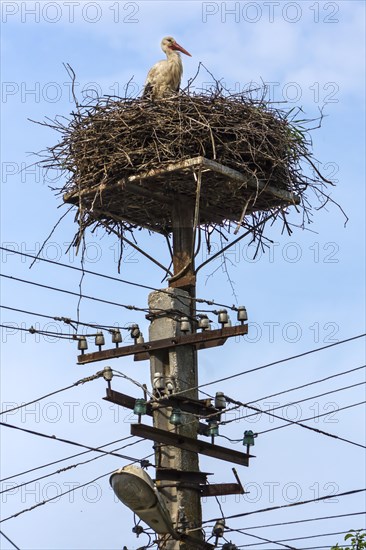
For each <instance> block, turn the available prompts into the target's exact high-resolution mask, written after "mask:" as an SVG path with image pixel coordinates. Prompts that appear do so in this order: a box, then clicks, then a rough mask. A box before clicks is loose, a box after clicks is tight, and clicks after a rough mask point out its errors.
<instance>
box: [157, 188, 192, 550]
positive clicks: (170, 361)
mask: <svg viewBox="0 0 366 550" xmlns="http://www.w3.org/2000/svg"><path fill="white" fill-rule="evenodd" d="M193 216H194V204H192V202H190V203H187V201H186V200H184V199H183V198H182V197H179V196H177V198H176V201H175V202H174V205H173V212H172V223H173V267H174V277H173V278H172V281H171V283H170V284H171V286H175V287H180V288H170V289H169V294H166V293H165V292H164V293H162V292H152V293H151V294H150V296H149V309H150V310H151V312H152V313H153V312H154V310H156V311H157V314H158V316H156V317H155V318H154V319H153V321H152V322H151V325H150V340H151V341H152V340H158V339H161V338H169V337H175V336H180V335H181V334H182V332H181V330H180V322H179V320H176V319H174V318H172V315H171V313H170V314H169V311H171V310H179V311H182V315H183V316H185V315H186V316H187V317H188V318H189V319H190V322H191V327H192V329H193V330H195V327H194V326H192V319H194V318H195V302H194V300H191V298H192V297H193V298H194V297H195V295H196V284H195V274H194V258H193V255H194V250H193V248H194V234H193V232H194V229H193ZM161 310H165V311H166V312H167V313H166V315H164V316H162V315H161ZM150 369H151V383H152V387H154V380H155V379H156V374H160V375H161V376H162V378H163V379H164V380H165V381H168V380H169V381H170V382H171V383H173V384H174V392H179V391H182V390H186V389H188V388H192V387H193V388H194V387H195V386H197V380H198V377H197V351H196V349H195V348H194V347H193V346H181V347H179V348H176V349H174V350H170V351H169V350H162V351H160V352H158V353H154V354H153V355H152V356H151V359H150ZM184 395H185V396H186V397H188V398H191V399H198V391H197V389H194V390H190V391H189V392H187V393H185V394H184ZM171 413H172V409H171V408H162V409H157V410H156V411H155V412H154V415H153V419H154V427H156V428H160V429H163V430H169V431H172V429H173V425H172V424H171V423H170V422H169V418H170V415H171ZM193 418H194V417H192V415H187V414H184V413H182V420H183V425H181V426H177V428H176V429H177V432H178V433H180V434H183V435H186V436H189V437H193V438H197V426H198V421H194V420H193ZM155 449H156V464H157V466H158V467H160V468H168V469H174V470H179V471H191V472H197V471H199V465H198V454H197V453H194V452H192V451H186V450H184V449H180V448H178V447H172V446H166V445H160V444H157V445H156V446H155ZM176 485H177V484H175V483H174V482H171V481H166V482H165V481H159V482H157V487H158V489H159V491H160V492H161V494H162V496H163V497H164V500H165V502H166V504H167V507H168V510H169V512H170V514H171V518H172V521H173V523H174V524H175V526H176V527H181V526H182V524H184V523H186V525H187V526H188V528H190V529H192V528H195V527H201V523H202V511H201V496H200V493H199V491H198V490H197V488H177V487H176ZM192 535H193V536H194V537H195V538H197V539H198V540H202V534H201V531H199V530H198V531H193V533H192ZM190 547H191V545H190V544H187V543H185V542H182V541H181V542H179V541H174V540H170V541H168V542H167V543H166V546H165V548H167V550H178V549H179V550H189V548H190Z"/></svg>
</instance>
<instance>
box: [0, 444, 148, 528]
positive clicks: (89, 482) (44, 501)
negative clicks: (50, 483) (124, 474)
mask: <svg viewBox="0 0 366 550" xmlns="http://www.w3.org/2000/svg"><path fill="white" fill-rule="evenodd" d="M153 455H154V453H151V454H150V455H147V456H145V457H144V458H142V459H141V460H139V461H138V462H141V463H142V462H145V463H146V462H147V459H148V458H150V457H151V456H153ZM113 472H115V470H112V471H111V472H107V473H106V474H102V475H101V476H99V477H97V478H95V479H92V480H91V481H87V482H86V483H83V484H82V485H78V486H77V487H72V488H71V489H69V490H68V491H64V492H63V493H58V494H57V495H55V496H53V497H51V498H48V499H45V500H43V501H42V502H39V503H37V504H35V505H34V506H31V507H30V508H25V509H24V510H20V512H16V513H15V514H13V515H12V516H9V517H7V518H4V519H2V520H0V523H3V522H4V521H8V520H9V519H13V518H16V517H18V516H20V515H21V514H24V513H25V512H31V511H32V510H35V508H38V507H39V506H43V505H44V504H47V503H48V502H52V501H53V500H55V499H57V498H60V497H63V496H65V495H68V494H69V493H73V492H74V491H78V490H79V489H82V488H83V487H86V486H87V485H90V484H91V483H95V482H96V481H98V480H99V479H102V478H104V477H106V476H108V475H111V474H113Z"/></svg>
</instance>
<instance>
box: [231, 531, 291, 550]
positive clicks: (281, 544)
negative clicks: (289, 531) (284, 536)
mask: <svg viewBox="0 0 366 550" xmlns="http://www.w3.org/2000/svg"><path fill="white" fill-rule="evenodd" d="M237 531H238V532H239V533H241V534H242V535H246V536H247V537H253V538H255V539H258V540H261V541H264V542H257V543H254V544H248V545H246V544H245V545H244V546H258V545H261V544H267V543H268V542H270V543H271V544H278V545H279V546H282V547H283V548H288V549H289V550H297V549H296V548H294V546H289V545H288V544H283V543H282V542H281V541H274V540H270V539H266V538H264V537H259V536H258V535H252V534H251V533H245V532H244V531H242V530H239V529H238V530H237Z"/></svg>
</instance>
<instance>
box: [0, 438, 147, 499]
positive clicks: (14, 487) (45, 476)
mask: <svg viewBox="0 0 366 550" xmlns="http://www.w3.org/2000/svg"><path fill="white" fill-rule="evenodd" d="M132 437H134V436H133V435H129V436H127V437H124V438H123V439H121V441H125V440H127V439H131V438H132ZM140 441H143V440H142V439H140V440H138V441H135V442H134V443H128V444H127V445H123V446H122V447H118V448H117V449H113V450H112V452H115V451H120V450H122V449H125V448H126V447H129V446H130V445H133V444H136V443H139V442H140ZM99 448H100V447H99ZM87 452H92V451H87ZM104 456H106V455H104V454H103V455H98V456H94V457H93V458H89V459H88V460H84V461H83V462H78V463H77V464H70V465H69V466H65V468H60V469H59V470H56V471H54V472H50V473H49V474H45V475H44V476H40V477H36V478H35V479H31V480H29V481H25V482H24V483H19V484H18V485H15V486H13V487H8V488H7V489H3V490H2V491H0V495H1V494H3V493H8V492H9V491H13V490H14V489H20V488H21V487H24V486H25V485H29V484H30V483H35V482H36V481H40V480H41V479H46V478H48V477H51V476H54V475H56V474H61V473H63V472H67V471H68V470H71V469H72V468H77V467H78V466H82V465H83V464H88V463H89V462H93V461H94V460H98V458H103V457H104Z"/></svg>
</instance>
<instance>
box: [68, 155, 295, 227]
mask: <svg viewBox="0 0 366 550" xmlns="http://www.w3.org/2000/svg"><path fill="white" fill-rule="evenodd" d="M199 177H200V183H199ZM177 200H184V201H185V202H186V203H188V204H191V205H192V209H195V207H196V204H199V208H198V216H199V218H198V224H199V225H214V224H219V225H222V224H224V223H225V222H226V221H231V222H235V223H236V224H240V223H241V221H242V219H243V217H244V215H249V214H253V213H254V212H257V211H264V210H266V211H267V210H273V209H275V208H279V207H287V206H289V205H294V204H299V203H300V198H299V197H298V196H296V195H295V194H293V193H290V192H288V191H285V190H282V189H276V188H274V187H271V186H270V185H267V184H265V183H264V182H260V181H255V180H254V179H250V178H248V176H246V175H244V174H242V173H240V172H239V171H238V170H233V169H232V168H229V167H227V166H224V165H223V164H220V163H218V162H215V161H212V160H210V159H207V158H205V157H195V158H190V159H186V160H183V161H178V162H174V163H171V164H168V165H166V166H164V167H163V168H161V169H154V170H148V171H146V172H143V173H141V174H136V175H134V176H130V177H128V178H123V179H121V180H118V181H116V182H114V183H109V184H106V183H104V184H99V185H96V186H91V187H89V188H84V189H81V190H80V191H79V190H75V191H71V192H68V193H66V194H65V195H64V201H65V202H66V203H70V204H75V205H79V203H81V204H82V206H83V208H85V209H86V210H87V211H88V212H89V213H90V214H91V213H93V214H94V216H95V218H96V219H97V218H98V216H101V217H103V218H104V219H105V220H106V219H107V220H109V221H111V222H113V221H114V222H120V221H123V222H127V223H131V224H134V225H138V226H139V227H143V228H146V229H150V230H152V231H157V232H161V233H164V234H167V233H170V232H171V231H172V207H173V203H174V201H177Z"/></svg>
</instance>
